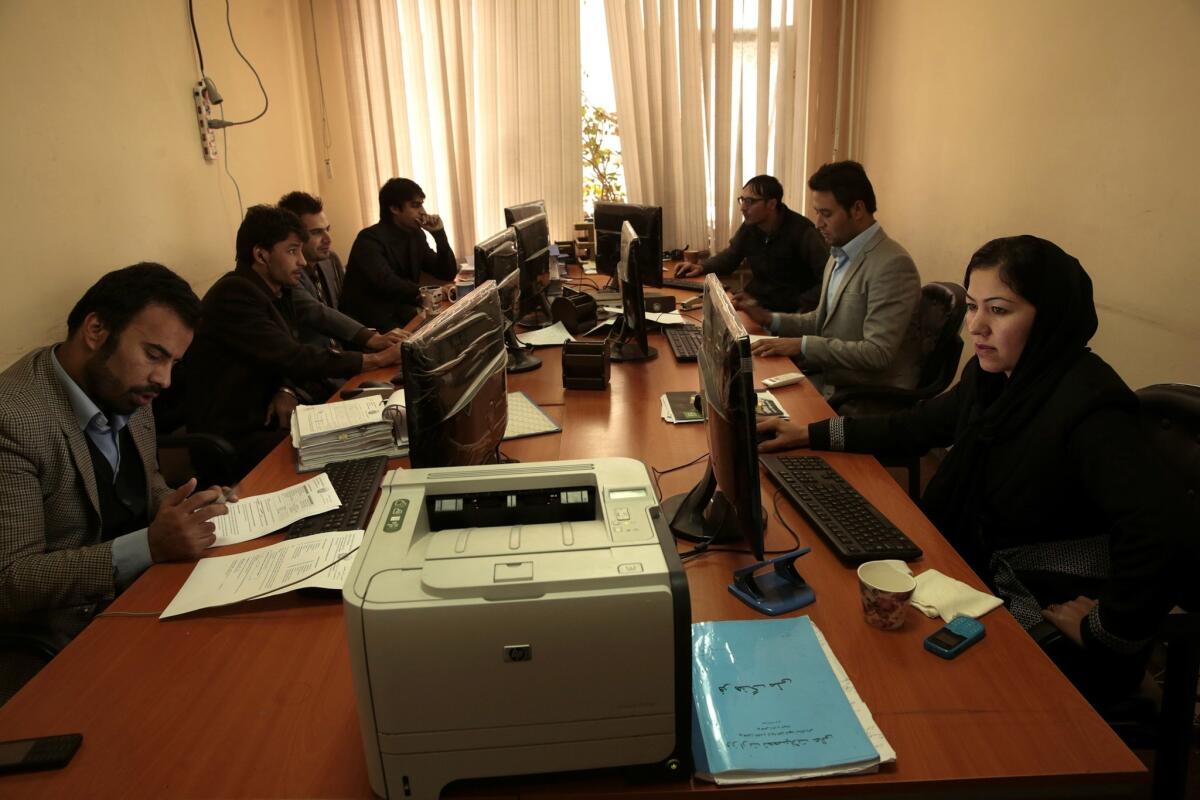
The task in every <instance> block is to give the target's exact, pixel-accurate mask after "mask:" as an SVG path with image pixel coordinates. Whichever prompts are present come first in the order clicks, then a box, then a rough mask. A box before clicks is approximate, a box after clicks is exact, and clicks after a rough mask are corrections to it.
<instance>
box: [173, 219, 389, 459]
mask: <svg viewBox="0 0 1200 800" xmlns="http://www.w3.org/2000/svg"><path fill="white" fill-rule="evenodd" d="M307 239H308V232H307V231H306V230H305V228H304V225H303V224H302V223H301V222H300V218H299V217H297V216H296V215H295V214H293V213H292V212H291V211H288V210H287V209H285V208H278V207H275V206H265V205H258V206H251V207H250V208H249V209H248V210H247V211H246V216H245V218H244V219H243V220H242V224H241V225H240V226H239V227H238V232H237V237H236V239H235V246H236V249H237V253H236V264H237V266H236V268H235V269H234V270H233V271H232V272H228V273H226V274H225V275H223V276H221V277H220V278H219V279H218V280H217V282H216V283H214V284H213V285H212V287H211V288H210V289H209V290H208V292H207V293H206V294H205V295H204V301H203V303H202V307H203V309H204V319H203V320H202V321H201V323H200V326H199V328H198V329H197V331H196V346H195V347H193V348H192V349H191V351H190V352H189V353H188V356H187V359H186V360H185V361H184V365H183V367H184V380H185V383H186V387H185V389H186V391H185V392H184V395H185V396H184V407H185V409H186V417H187V428H188V431H189V432H191V433H210V434H214V435H217V436H221V437H223V438H225V439H226V440H227V441H229V443H230V444H231V445H232V446H233V447H234V449H235V450H236V452H237V464H236V466H235V472H236V477H238V478H240V477H241V476H242V475H245V474H246V473H247V472H249V471H250V470H251V469H253V468H254V466H255V465H256V464H257V463H258V462H259V461H261V460H262V459H263V456H265V455H266V454H267V453H269V452H270V451H271V449H272V448H274V447H275V445H276V444H278V443H279V442H280V441H282V440H283V439H284V438H285V437H286V436H287V433H288V428H289V425H290V422H291V415H292V411H294V410H295V408H296V405H297V403H299V402H303V403H319V402H322V401H324V400H325V398H326V397H327V396H328V394H329V392H328V384H327V383H326V381H327V380H328V379H330V378H342V379H345V378H349V377H350V376H352V375H357V374H358V373H360V372H370V371H371V370H375V369H380V368H381V367H389V366H393V365H395V364H398V363H399V361H400V348H399V346H398V345H390V346H388V348H387V349H386V350H381V351H379V352H377V353H356V352H351V351H346V352H338V351H335V350H331V349H330V348H329V347H326V346H315V345H312V344H307V343H306V342H305V341H304V340H303V339H302V338H301V334H300V321H299V319H298V318H297V314H296V306H295V302H294V299H293V295H292V292H293V289H294V288H295V286H296V285H297V284H298V283H299V282H300V277H301V275H303V274H304V266H305V260H304V253H303V248H304V243H305V241H306V240H307ZM199 456H201V453H199V452H197V453H195V454H193V462H192V463H193V464H194V465H195V466H196V469H197V471H198V472H200V474H202V475H203V474H217V472H216V470H215V469H214V467H213V465H211V464H209V463H206V462H205V460H204V459H203V458H199Z"/></svg>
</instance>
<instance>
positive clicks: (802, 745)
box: [692, 617, 879, 783]
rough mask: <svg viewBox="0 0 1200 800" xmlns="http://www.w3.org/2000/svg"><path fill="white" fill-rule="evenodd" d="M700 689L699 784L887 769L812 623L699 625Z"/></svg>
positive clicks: (696, 728) (695, 674) (696, 686)
mask: <svg viewBox="0 0 1200 800" xmlns="http://www.w3.org/2000/svg"><path fill="white" fill-rule="evenodd" d="M692 686H693V693H694V715H693V733H694V734H695V735H694V736H693V739H692V749H693V756H694V758H695V761H696V774H697V775H698V776H699V777H702V778H707V779H709V780H716V781H717V782H720V783H725V782H749V781H763V780H789V779H792V778H800V777H805V775H807V774H822V773H823V774H828V773H829V772H831V771H847V772H849V771H859V770H865V769H870V768H872V767H874V766H875V765H877V764H878V762H879V753H878V752H877V751H876V749H875V747H874V746H873V745H872V744H871V741H870V740H869V739H868V738H867V734H866V732H865V731H864V730H863V728H862V725H861V724H860V723H859V721H858V717H857V716H856V715H855V713H854V709H853V708H852V707H851V706H850V702H849V700H847V699H846V694H845V692H844V691H843V690H842V686H841V684H840V683H839V682H838V679H837V677H836V676H835V675H834V674H833V670H832V668H831V667H830V666H829V661H828V659H827V658H826V657H825V652H824V651H823V650H822V649H821V644H820V642H818V641H817V637H816V633H815V631H814V629H813V626H812V623H811V622H810V621H809V619H808V617H796V618H790V619H770V620H747V621H740V620H730V621H723V622H699V623H695V624H693V625H692ZM722 777H724V778H726V780H722Z"/></svg>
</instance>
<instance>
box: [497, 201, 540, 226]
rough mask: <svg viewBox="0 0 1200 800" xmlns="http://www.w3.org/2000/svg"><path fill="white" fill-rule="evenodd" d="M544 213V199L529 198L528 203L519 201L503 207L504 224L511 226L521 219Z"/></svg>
mask: <svg viewBox="0 0 1200 800" xmlns="http://www.w3.org/2000/svg"><path fill="white" fill-rule="evenodd" d="M545 213H546V201H545V200H531V201H529V202H528V203H519V204H517V205H515V206H509V207H508V208H506V209H504V224H505V225H507V226H509V227H510V228H511V227H512V226H513V225H516V224H517V223H518V222H520V221H521V220H523V219H529V218H530V217H535V216H537V215H538V214H545Z"/></svg>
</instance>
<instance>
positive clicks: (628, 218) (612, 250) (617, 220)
mask: <svg viewBox="0 0 1200 800" xmlns="http://www.w3.org/2000/svg"><path fill="white" fill-rule="evenodd" d="M594 218H595V221H596V271H597V272H599V273H601V274H604V275H612V274H613V273H614V272H615V270H616V267H617V261H618V260H619V259H620V257H621V249H620V248H621V223H623V222H629V223H631V224H632V225H633V229H634V230H635V231H636V232H637V235H638V238H639V239H641V240H642V246H641V248H640V250H639V251H638V257H637V271H638V274H639V275H641V276H642V284H643V285H646V286H662V252H663V246H662V206H639V205H634V204H632V203H596V208H595V211H594Z"/></svg>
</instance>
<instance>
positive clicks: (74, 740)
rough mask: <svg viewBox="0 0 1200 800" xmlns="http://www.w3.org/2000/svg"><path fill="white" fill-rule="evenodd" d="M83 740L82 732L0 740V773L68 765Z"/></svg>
mask: <svg viewBox="0 0 1200 800" xmlns="http://www.w3.org/2000/svg"><path fill="white" fill-rule="evenodd" d="M81 742H83V734H82V733H64V734H60V735H58V736H39V737H37V738H36V739H14V740H13V741H11V742H0V773H5V772H33V771H35V770H39V769H58V768H59V767H63V766H66V764H67V762H68V761H70V760H71V756H73V755H75V751H76V750H78V749H79V745H80V743H81Z"/></svg>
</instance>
